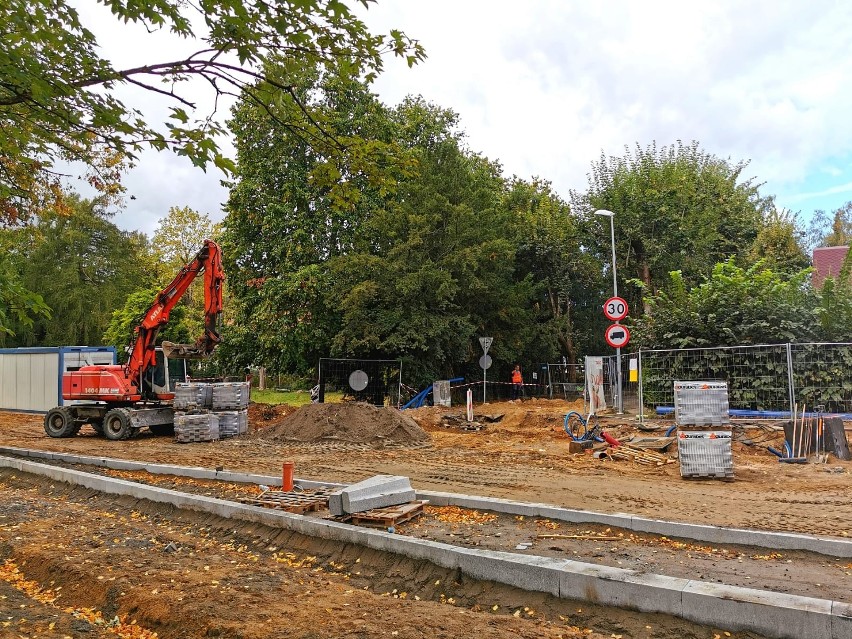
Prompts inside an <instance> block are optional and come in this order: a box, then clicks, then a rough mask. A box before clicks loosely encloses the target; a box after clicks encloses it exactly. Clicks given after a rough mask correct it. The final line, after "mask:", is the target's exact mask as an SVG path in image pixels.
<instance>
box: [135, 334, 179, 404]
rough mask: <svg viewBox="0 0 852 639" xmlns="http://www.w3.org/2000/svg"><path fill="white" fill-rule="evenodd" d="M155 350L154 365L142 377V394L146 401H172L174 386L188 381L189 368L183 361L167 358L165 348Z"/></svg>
mask: <svg viewBox="0 0 852 639" xmlns="http://www.w3.org/2000/svg"><path fill="white" fill-rule="evenodd" d="M155 350H156V357H155V359H154V363H153V364H152V365H151V366H149V367H148V370H147V371H145V375H144V377H143V382H142V393H143V395H144V396H145V397H146V398H148V399H160V400H166V399H172V398H173V397H174V394H175V384H176V383H178V382H185V381H187V380H188V379H189V373H190V371H189V367H188V365H187V362H186V360H185V359H181V358H174V357H169V354H168V352H167V351H166V349H165V348H161V347H159V346H158V347H157V348H156V349H155Z"/></svg>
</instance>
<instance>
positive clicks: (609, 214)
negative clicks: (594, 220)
mask: <svg viewBox="0 0 852 639" xmlns="http://www.w3.org/2000/svg"><path fill="white" fill-rule="evenodd" d="M595 215H603V216H604V217H615V213H613V212H612V211H607V210H606V209H598V210H597V211H595Z"/></svg>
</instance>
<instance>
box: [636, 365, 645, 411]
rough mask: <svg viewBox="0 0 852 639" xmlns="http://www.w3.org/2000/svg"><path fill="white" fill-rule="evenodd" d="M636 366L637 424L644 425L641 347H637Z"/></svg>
mask: <svg viewBox="0 0 852 639" xmlns="http://www.w3.org/2000/svg"><path fill="white" fill-rule="evenodd" d="M636 366H637V367H638V368H639V371H638V375H639V377H638V380H639V425H640V426H644V425H645V402H643V401H642V349H641V348H640V349H639V361H638V362H637V364H636Z"/></svg>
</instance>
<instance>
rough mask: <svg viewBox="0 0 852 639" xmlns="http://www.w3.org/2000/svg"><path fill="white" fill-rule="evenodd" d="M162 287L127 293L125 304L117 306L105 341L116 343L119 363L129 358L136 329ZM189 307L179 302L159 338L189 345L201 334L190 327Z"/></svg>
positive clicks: (103, 341)
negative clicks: (192, 330) (128, 350)
mask: <svg viewBox="0 0 852 639" xmlns="http://www.w3.org/2000/svg"><path fill="white" fill-rule="evenodd" d="M160 290H161V289H160V287H159V286H150V287H148V288H143V289H140V290H137V291H133V292H132V293H130V295H128V296H127V299H126V300H125V301H124V304H123V305H122V306H121V307H119V308H116V309H115V310H114V311H113V312H112V315H111V316H110V318H109V323H108V324H107V326H106V328H105V330H104V334H103V337H102V343H103V344H104V345H107V346H114V347H115V350H116V353H117V354H118V360H119V362H124V361H126V360H127V350H126V349H127V347H128V346H129V345H130V344H131V343H132V342H133V340H134V339H135V337H136V335H135V333H134V329H135V328H136V327H137V326H138V325H139V323H140V322H141V320H142V318H143V317H144V315H145V314H146V313H147V312H148V310H149V309H150V308H151V304H152V303H153V302H154V300H155V299H157V294H158V293H159V292H160ZM186 316H187V307H186V306H185V305H183V304H178V305H177V306H175V307H174V308H173V309H172V312H171V314H170V315H169V323H168V324H166V325H165V326H164V327H163V328H162V329H161V330H160V332H159V333H158V335H157V341H158V342H162V341H163V340H168V341H171V342H175V343H178V344H187V343H190V342H191V341H192V339H193V338H194V337H195V335H197V333H191V332H190V330H189V328H188V327H187V321H186V319H187V317H186Z"/></svg>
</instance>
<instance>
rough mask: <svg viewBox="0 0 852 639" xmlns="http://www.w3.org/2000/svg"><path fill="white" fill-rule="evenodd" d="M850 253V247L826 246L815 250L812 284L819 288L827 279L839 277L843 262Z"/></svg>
mask: <svg viewBox="0 0 852 639" xmlns="http://www.w3.org/2000/svg"><path fill="white" fill-rule="evenodd" d="M848 252H849V247H848V246H824V247H822V248H815V249H814V272H813V275H812V276H811V277H812V279H811V282H813V285H814V286H815V287H817V288H819V287H820V286H822V283H823V281H824V280H825V278H826V277H837V275H838V274H839V273H840V267H841V266H843V260H844V259H845V258H846V254H847V253H848Z"/></svg>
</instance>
